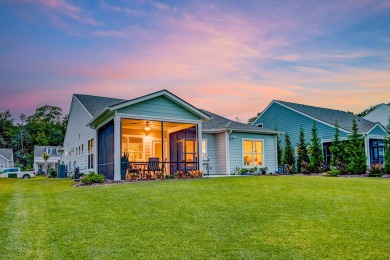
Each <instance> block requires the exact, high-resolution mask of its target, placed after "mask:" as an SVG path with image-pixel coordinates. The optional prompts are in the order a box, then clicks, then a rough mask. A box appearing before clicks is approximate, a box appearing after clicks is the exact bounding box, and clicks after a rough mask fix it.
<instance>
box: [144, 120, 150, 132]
mask: <svg viewBox="0 0 390 260" xmlns="http://www.w3.org/2000/svg"><path fill="white" fill-rule="evenodd" d="M145 131H150V126H149V121H146V125H145Z"/></svg>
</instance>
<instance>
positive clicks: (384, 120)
mask: <svg viewBox="0 0 390 260" xmlns="http://www.w3.org/2000/svg"><path fill="white" fill-rule="evenodd" d="M364 119H366V120H369V121H371V122H379V123H380V124H381V125H382V126H384V127H387V124H388V123H389V119H390V106H389V105H387V104H380V105H379V106H377V107H376V108H375V109H374V110H372V111H371V112H370V113H368V114H367V115H366V116H364Z"/></svg>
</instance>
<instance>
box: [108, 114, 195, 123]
mask: <svg viewBox="0 0 390 260" xmlns="http://www.w3.org/2000/svg"><path fill="white" fill-rule="evenodd" d="M116 115H117V116H120V117H122V118H125V119H144V120H149V121H164V122H171V123H187V124H198V123H199V122H202V121H201V120H187V119H176V118H170V117H155V116H144V115H136V114H124V113H116Z"/></svg>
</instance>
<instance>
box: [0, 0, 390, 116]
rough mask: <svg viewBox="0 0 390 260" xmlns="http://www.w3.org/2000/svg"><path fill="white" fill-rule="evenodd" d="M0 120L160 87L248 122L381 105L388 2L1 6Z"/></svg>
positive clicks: (46, 1)
mask: <svg viewBox="0 0 390 260" xmlns="http://www.w3.org/2000/svg"><path fill="white" fill-rule="evenodd" d="M0 24H1V26H0V112H1V111H4V110H6V109H10V110H11V113H12V114H13V116H14V117H15V118H17V117H18V116H19V115H20V114H21V113H26V114H32V113H34V111H35V108H37V107H39V106H43V105H45V104H48V105H54V106H59V107H61V108H62V109H63V112H64V114H67V113H69V107H70V103H71V98H72V94H73V93H78V94H89V95H97V96H107V97H114V98H123V99H132V98H136V97H138V96H140V95H145V94H148V93H151V92H154V91H158V90H161V89H167V90H169V91H171V92H172V93H174V94H175V95H177V96H179V97H180V98H182V99H184V100H185V101H187V102H189V103H191V104H192V105H194V106H196V107H198V108H203V109H206V110H208V111H211V112H213V113H216V114H220V115H222V116H225V117H228V118H231V119H235V118H239V120H241V121H242V122H246V121H247V120H248V118H250V117H253V116H255V115H256V114H257V113H258V112H260V111H262V110H263V109H264V108H265V107H266V106H267V105H268V104H269V103H270V102H271V101H272V100H284V101H289V102H296V103H303V104H307V105H314V106H322V107H328V108H334V109H340V110H346V111H352V112H354V113H359V112H361V111H362V110H364V109H365V108H368V107H370V106H373V105H376V104H379V103H383V102H385V103H388V102H390V1H389V0H385V1H370V0H346V1H344V0H337V1H298V0H294V1H278V0H276V1H261V0H253V1H252V0H239V1H233V0H221V1H213V0H207V1H181V0H176V1H173V0H172V1H162V0H134V1H105V0H100V1H99V0H96V1H71V0H35V1H32V0H31V1H30V0H0Z"/></svg>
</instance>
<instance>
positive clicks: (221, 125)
mask: <svg viewBox="0 0 390 260" xmlns="http://www.w3.org/2000/svg"><path fill="white" fill-rule="evenodd" d="M201 111H203V112H204V113H206V114H208V115H210V116H211V117H212V119H211V120H208V121H205V122H203V124H202V129H203V130H215V131H218V130H236V131H237V130H238V131H256V132H259V133H275V134H277V133H278V132H277V131H274V130H271V129H267V128H262V127H258V126H254V125H248V124H244V123H239V122H236V121H233V120H230V119H228V118H226V117H222V116H219V115H217V114H214V113H211V112H209V111H207V110H204V109H201Z"/></svg>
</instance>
